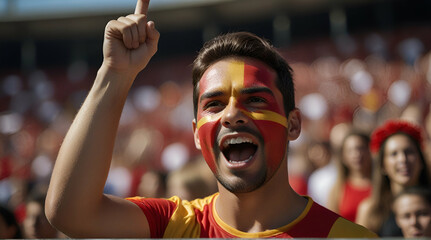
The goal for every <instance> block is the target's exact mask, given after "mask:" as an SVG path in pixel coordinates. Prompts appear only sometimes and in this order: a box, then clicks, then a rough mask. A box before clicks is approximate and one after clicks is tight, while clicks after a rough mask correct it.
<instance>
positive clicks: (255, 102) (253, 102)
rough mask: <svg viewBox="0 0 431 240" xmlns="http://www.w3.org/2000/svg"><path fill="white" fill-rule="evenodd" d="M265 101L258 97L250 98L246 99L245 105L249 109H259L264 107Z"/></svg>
mask: <svg viewBox="0 0 431 240" xmlns="http://www.w3.org/2000/svg"><path fill="white" fill-rule="evenodd" d="M267 102H268V101H267V100H266V99H265V98H263V97H260V96H251V97H248V98H247V104H248V105H249V106H251V107H256V108H261V107H265V106H266V104H267Z"/></svg>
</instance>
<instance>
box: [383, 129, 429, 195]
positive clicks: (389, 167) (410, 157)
mask: <svg viewBox="0 0 431 240" xmlns="http://www.w3.org/2000/svg"><path fill="white" fill-rule="evenodd" d="M422 167H423V166H422V163H421V160H420V156H419V152H418V149H417V148H416V146H415V145H414V143H413V142H412V140H411V139H410V138H409V137H408V136H406V135H403V134H396V135H393V136H391V137H389V138H388V139H387V140H386V144H385V148H384V159H383V168H384V171H385V173H386V174H387V175H388V177H389V179H390V181H391V186H401V187H406V186H412V185H415V184H417V183H418V181H419V175H420V172H421V169H422Z"/></svg>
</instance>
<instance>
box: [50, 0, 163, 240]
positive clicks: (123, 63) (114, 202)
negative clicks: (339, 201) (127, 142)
mask: <svg viewBox="0 0 431 240" xmlns="http://www.w3.org/2000/svg"><path fill="white" fill-rule="evenodd" d="M148 5H149V0H138V1H137V4H136V9H135V13H134V14H131V15H128V16H126V17H120V18H118V19H117V20H112V21H110V22H109V23H108V24H107V25H106V28H105V37H104V43H103V55H104V60H103V64H102V66H101V67H100V69H99V71H98V73H97V76H96V79H95V81H94V84H93V87H92V88H91V90H90V92H89V94H88V96H87V98H86V100H85V101H84V104H83V105H82V107H81V109H80V110H79V112H78V114H77V116H76V118H75V120H74V122H73V123H72V125H71V127H70V129H69V131H68V133H67V135H66V137H65V139H64V142H63V144H62V146H61V149H60V151H59V154H58V157H57V160H56V163H55V167H54V170H53V174H52V178H51V182H50V185H49V190H48V195H47V199H46V215H47V217H48V219H49V221H50V222H51V223H52V224H53V225H54V226H55V227H56V228H58V229H59V230H60V231H62V232H64V233H65V234H67V235H68V236H70V237H75V238H76V237H81V238H82V237H85V238H89V237H99V238H102V237H110V238H118V237H122V238H136V237H139V238H146V237H149V227H148V222H147V219H146V218H145V215H144V214H143V213H142V211H141V210H140V209H139V208H138V207H137V206H136V205H134V204H133V203H130V202H129V201H127V200H124V199H121V198H117V197H114V196H107V195H104V194H103V188H104V185H105V181H106V178H107V175H108V171H109V166H110V163H111V157H112V151H113V147H114V142H115V136H116V132H117V128H118V123H119V119H120V116H121V112H122V109H123V106H124V103H125V100H126V97H127V94H128V91H129V89H130V87H131V85H132V83H133V81H134V79H135V77H136V75H137V74H138V73H139V72H140V71H141V70H142V69H144V68H145V66H146V65H147V63H148V62H149V61H150V59H151V57H152V56H153V55H154V54H155V53H156V51H157V43H158V39H159V33H158V31H157V30H156V29H155V27H154V23H153V22H151V21H150V22H148V21H147V11H148Z"/></svg>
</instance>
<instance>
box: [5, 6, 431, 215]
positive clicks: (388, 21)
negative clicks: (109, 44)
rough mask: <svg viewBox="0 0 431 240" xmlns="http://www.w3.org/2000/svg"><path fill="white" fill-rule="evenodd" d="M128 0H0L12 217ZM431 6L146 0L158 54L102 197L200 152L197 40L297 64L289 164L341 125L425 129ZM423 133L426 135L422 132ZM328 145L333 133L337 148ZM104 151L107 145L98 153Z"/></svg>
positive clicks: (126, 118)
mask: <svg viewBox="0 0 431 240" xmlns="http://www.w3.org/2000/svg"><path fill="white" fill-rule="evenodd" d="M134 5H135V0H0V202H1V203H3V204H6V205H8V206H11V207H12V208H13V209H14V210H15V212H16V215H17V216H18V218H19V220H20V221H22V220H23V218H24V215H25V214H24V210H23V203H24V202H25V199H26V196H27V195H28V194H29V193H30V192H31V191H33V190H34V189H38V190H40V189H42V190H41V191H43V189H46V185H47V183H48V182H49V177H50V174H51V170H52V167H53V164H54V162H55V158H56V155H57V152H58V149H59V147H60V144H61V142H62V139H63V137H64V135H65V134H66V131H67V129H68V127H69V126H70V123H71V122H72V120H73V117H74V115H75V114H76V112H77V110H78V109H79V107H80V105H81V104H82V102H83V100H84V98H85V96H86V94H87V92H88V91H89V89H90V87H91V85H92V82H93V79H94V77H95V75H96V71H97V69H98V67H99V65H100V64H101V62H102V42H103V31H104V27H105V24H106V23H107V22H108V21H109V20H110V19H116V18H118V17H119V16H122V15H127V14H129V13H132V12H133V10H134ZM430 13H431V1H428V0H410V1H402V0H394V1H390V0H351V1H341V0H339V1H337V0H289V1H288V0H188V1H186V0H182V1H181V0H169V1H168V0H165V1H163V0H152V1H151V4H150V10H149V13H148V14H149V19H151V20H153V21H154V22H155V23H156V27H157V28H158V30H159V31H160V33H161V39H160V44H159V52H158V53H157V54H156V56H155V57H154V59H153V61H152V62H151V63H150V64H149V66H148V67H147V69H145V70H144V71H143V72H142V73H141V74H139V76H138V78H137V79H136V81H135V83H134V86H133V88H132V89H131V92H130V95H129V98H128V100H127V102H126V106H125V108H124V112H123V115H122V118H121V123H120V129H119V132H118V138H117V142H116V147H115V151H114V156H113V165H112V168H111V173H110V175H109V178H108V183H107V186H106V192H108V193H112V194H116V195H119V196H124V197H126V196H133V195H137V194H139V193H140V192H139V183H140V180H141V176H142V174H143V173H145V172H147V171H149V170H154V171H157V172H161V173H163V174H169V173H170V172H172V171H175V170H177V169H180V168H181V167H183V166H184V165H185V164H188V163H190V162H194V161H195V160H196V159H199V157H200V152H199V151H197V150H196V149H195V147H194V143H193V135H192V124H191V121H192V118H193V112H192V101H191V98H192V92H191V90H192V87H191V74H190V69H191V68H190V64H191V63H192V61H193V58H194V57H195V56H196V53H197V51H198V50H199V49H200V47H201V46H202V44H203V42H204V41H206V40H208V39H210V38H212V37H214V36H216V35H217V34H220V33H226V32H232V31H251V32H254V33H256V34H257V35H260V36H262V37H264V38H266V39H268V40H269V41H271V42H272V43H273V44H274V45H275V46H276V47H277V48H278V49H279V50H280V52H281V53H282V54H283V56H285V58H286V59H287V60H288V62H289V63H290V64H291V65H292V67H293V69H294V71H295V76H294V78H295V84H296V103H297V106H298V107H299V108H300V109H301V111H302V113H303V115H304V119H303V121H304V123H303V128H304V129H303V132H302V134H301V137H300V139H298V140H297V141H295V142H293V143H292V144H291V148H292V152H291V153H292V155H293V154H295V156H297V158H294V157H292V159H289V161H291V162H292V163H291V166H292V168H291V169H289V171H292V172H295V171H298V172H301V174H305V175H307V174H310V173H311V172H312V171H313V168H312V167H310V166H312V164H304V163H303V162H302V163H298V161H295V160H296V159H298V160H303V159H304V158H303V157H301V156H299V155H301V153H302V151H303V150H304V148H305V146H306V145H307V143H309V142H311V141H334V139H331V138H330V137H331V130H332V129H333V127H334V126H339V124H349V125H352V126H354V127H357V128H359V129H361V130H364V131H366V132H368V133H369V132H370V131H372V129H374V128H375V126H377V125H378V124H380V123H382V122H383V121H384V120H386V119H389V118H395V117H403V118H406V119H409V120H411V121H415V122H417V123H418V124H420V125H421V126H423V127H424V129H427V130H428V134H429V133H430V131H431V123H430V121H431V118H430V117H428V114H429V112H430V103H431V54H430V49H431V29H430V27H431V14H430ZM427 138H428V139H429V135H427ZM334 144H336V142H335V143H334ZM101 151H103V149H101Z"/></svg>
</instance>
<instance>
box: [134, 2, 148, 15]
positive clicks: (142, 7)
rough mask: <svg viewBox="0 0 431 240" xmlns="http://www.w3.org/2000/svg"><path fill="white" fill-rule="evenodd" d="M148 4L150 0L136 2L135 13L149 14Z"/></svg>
mask: <svg viewBox="0 0 431 240" xmlns="http://www.w3.org/2000/svg"><path fill="white" fill-rule="evenodd" d="M148 5H150V0H138V2H137V3H136V8H135V14H145V15H147V12H148Z"/></svg>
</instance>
